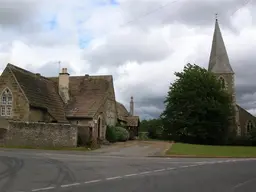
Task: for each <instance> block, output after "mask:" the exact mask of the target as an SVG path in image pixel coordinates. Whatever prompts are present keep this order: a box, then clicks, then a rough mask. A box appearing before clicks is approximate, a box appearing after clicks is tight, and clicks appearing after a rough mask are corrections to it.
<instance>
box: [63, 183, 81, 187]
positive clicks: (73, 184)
mask: <svg viewBox="0 0 256 192" xmlns="http://www.w3.org/2000/svg"><path fill="white" fill-rule="evenodd" d="M77 185H81V183H72V184H67V185H61V186H60V187H62V188H65V187H72V186H77Z"/></svg>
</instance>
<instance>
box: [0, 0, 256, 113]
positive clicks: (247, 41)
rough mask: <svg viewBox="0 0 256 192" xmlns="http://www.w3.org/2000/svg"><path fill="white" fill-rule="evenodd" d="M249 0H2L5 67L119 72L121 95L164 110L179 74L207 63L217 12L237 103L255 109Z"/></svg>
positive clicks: (139, 107)
mask: <svg viewBox="0 0 256 192" xmlns="http://www.w3.org/2000/svg"><path fill="white" fill-rule="evenodd" d="M245 2H246V0H207V1H205V0H177V1H175V2H174V1H169V0H136V1H135V0H115V1H111V0H72V1H71V0H66V1H63V0H54V1H49V0H37V1H31V0H19V1H18V0H12V1H10V0H0V63H1V65H0V71H1V70H3V68H4V67H5V65H6V64H7V63H8V62H11V63H13V64H15V65H18V66H20V67H23V68H26V69H28V70H31V71H33V72H39V73H41V74H42V75H45V76H56V75H57V74H58V72H59V65H58V61H61V66H60V67H67V68H68V70H69V72H70V73H71V75H84V74H90V75H94V74H112V75H113V76H114V83H115V92H116V97H117V99H118V100H119V101H121V102H122V103H124V104H125V105H126V107H128V108H129V101H130V96H134V101H135V113H136V114H138V115H140V116H141V118H151V117H157V116H158V115H159V114H160V113H161V111H162V110H163V109H164V104H163V101H164V99H165V96H166V94H167V91H168V87H169V85H170V83H171V82H173V81H174V79H175V76H174V74H173V73H174V72H175V71H180V70H182V69H183V66H184V65H185V64H187V63H188V62H190V63H196V64H198V65H200V66H202V67H207V65H208V60H209V55H210V48H211V41H212V35H213V30H214V29H213V27H214V17H215V15H214V14H215V13H216V12H217V13H218V14H219V16H218V17H219V22H220V26H221V30H222V33H223V37H224V41H225V43H226V47H227V51H228V53H229V57H230V62H231V65H232V67H233V69H234V70H235V72H236V91H237V102H238V103H239V104H240V105H241V106H242V107H245V108H246V109H247V110H249V111H255V109H256V104H255V102H254V101H255V99H256V98H255V92H256V86H255V83H254V82H255V75H254V74H255V72H256V67H255V63H256V57H255V54H254V52H255V48H256V43H255V42H256V39H255V35H254V34H255V33H256V29H255V21H256V20H255V16H256V15H255V13H256V11H255V5H256V4H255V1H250V2H249V3H248V4H247V5H243V4H244V3H245ZM168 3H169V4H168ZM165 4H168V5H166V6H164V5H165ZM161 6H163V7H162V8H159V7H161ZM150 12H151V13H150ZM148 13H150V14H148Z"/></svg>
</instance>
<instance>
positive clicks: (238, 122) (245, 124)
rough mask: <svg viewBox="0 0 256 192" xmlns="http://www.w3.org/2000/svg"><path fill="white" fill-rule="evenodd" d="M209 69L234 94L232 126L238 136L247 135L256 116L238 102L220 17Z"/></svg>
mask: <svg viewBox="0 0 256 192" xmlns="http://www.w3.org/2000/svg"><path fill="white" fill-rule="evenodd" d="M208 70H209V71H211V72H213V73H214V74H215V75H216V76H217V77H218V79H219V80H220V81H221V84H222V86H223V88H224V89H226V91H228V93H230V95H231V96H232V102H233V106H234V112H235V113H234V115H233V117H231V119H233V121H232V122H233V125H232V127H233V128H235V131H236V133H237V135H238V136H245V135H247V133H248V132H249V131H250V130H251V129H253V128H255V125H256V117H255V116H253V115H252V114H250V113H249V112H248V111H246V110H245V109H243V108H242V107H241V106H239V105H238V104H237V103H236V91H235V72H234V70H233V69H232V67H231V65H230V62H229V57H228V54H227V51H226V47H225V44H224V41H223V37H222V34H221V30H220V27H219V22H218V19H216V21H215V29H214V34H213V40H212V47H211V54H210V60H209V65H208Z"/></svg>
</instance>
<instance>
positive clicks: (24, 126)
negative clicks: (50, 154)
mask: <svg viewBox="0 0 256 192" xmlns="http://www.w3.org/2000/svg"><path fill="white" fill-rule="evenodd" d="M77 137H78V130H77V126H76V125H69V124H57V123H27V122H15V121H10V122H9V127H8V130H7V132H6V135H5V138H4V145H6V146H16V147H18V146H23V147H76V146H77Z"/></svg>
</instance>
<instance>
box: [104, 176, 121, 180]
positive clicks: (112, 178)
mask: <svg viewBox="0 0 256 192" xmlns="http://www.w3.org/2000/svg"><path fill="white" fill-rule="evenodd" d="M121 178H122V177H121V176H116V177H109V178H106V180H115V179H121Z"/></svg>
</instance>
